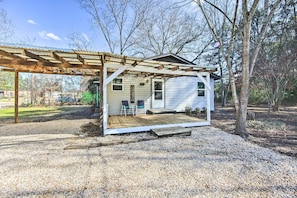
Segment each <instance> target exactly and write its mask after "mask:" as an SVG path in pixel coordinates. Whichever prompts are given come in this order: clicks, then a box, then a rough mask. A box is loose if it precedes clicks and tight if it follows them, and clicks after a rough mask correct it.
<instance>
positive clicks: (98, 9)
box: [80, 0, 153, 54]
mask: <svg viewBox="0 0 297 198" xmlns="http://www.w3.org/2000/svg"><path fill="white" fill-rule="evenodd" d="M152 3H153V1H152V0H148V1H142V0H80V4H81V6H82V8H84V9H85V10H86V11H87V12H88V13H89V14H90V15H91V17H92V20H93V24H94V27H96V28H98V29H100V31H101V33H102V35H103V37H104V40H105V41H106V43H107V44H108V47H109V50H110V52H112V53H120V54H124V53H125V52H126V50H127V49H128V48H129V47H130V46H131V45H133V43H131V38H132V35H133V34H134V32H135V31H136V30H137V29H138V28H139V26H140V24H141V23H142V22H143V21H144V20H145V19H146V16H147V13H148V12H149V11H150V8H151V7H152Z"/></svg>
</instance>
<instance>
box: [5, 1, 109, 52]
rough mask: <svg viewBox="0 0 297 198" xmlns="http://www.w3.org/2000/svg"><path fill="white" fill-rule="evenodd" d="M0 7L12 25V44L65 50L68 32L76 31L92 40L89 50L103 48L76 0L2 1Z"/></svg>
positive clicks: (67, 46)
mask: <svg viewBox="0 0 297 198" xmlns="http://www.w3.org/2000/svg"><path fill="white" fill-rule="evenodd" d="M0 8H2V9H4V10H5V11H6V12H7V15H8V17H9V18H11V19H12V23H13V25H14V26H15V33H14V35H13V37H12V38H11V39H10V42H12V43H26V44H28V43H29V44H33V45H37V46H42V47H55V48H69V40H68V39H67V37H68V36H69V34H70V33H71V32H79V33H80V34H82V35H83V36H84V37H85V38H87V39H89V40H91V41H92V43H93V44H94V46H93V50H97V51H106V49H107V47H106V46H104V45H103V44H99V43H102V42H100V38H99V37H98V36H97V34H98V33H95V32H94V30H93V29H92V28H91V23H90V16H89V15H88V14H87V13H86V12H85V11H84V10H83V9H81V8H80V5H79V3H78V1H77V0H2V2H0ZM33 41H34V42H33ZM101 41H103V39H101ZM32 42H33V43H32Z"/></svg>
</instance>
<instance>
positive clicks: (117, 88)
mask: <svg viewBox="0 0 297 198" xmlns="http://www.w3.org/2000/svg"><path fill="white" fill-rule="evenodd" d="M122 87H123V86H122V85H113V86H112V89H113V90H122Z"/></svg>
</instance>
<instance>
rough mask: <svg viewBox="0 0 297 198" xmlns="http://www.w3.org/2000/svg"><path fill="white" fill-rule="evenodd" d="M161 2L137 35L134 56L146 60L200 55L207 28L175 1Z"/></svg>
mask: <svg viewBox="0 0 297 198" xmlns="http://www.w3.org/2000/svg"><path fill="white" fill-rule="evenodd" d="M170 2H171V1H165V2H164V1H160V2H159V3H158V6H156V7H152V8H151V9H152V10H151V12H150V13H149V14H150V15H149V17H148V18H147V19H146V20H145V21H143V23H141V24H140V28H139V29H138V30H137V31H136V33H135V34H134V36H133V39H134V41H133V42H134V45H133V47H132V54H133V55H137V56H142V57H147V56H153V55H159V54H165V53H173V54H180V55H181V54H183V55H190V54H196V51H197V48H198V46H199V45H198V41H201V40H202V39H204V38H205V36H204V34H203V33H204V29H205V25H201V24H202V23H199V21H198V19H199V18H198V16H197V14H196V13H195V12H193V11H192V12H187V11H186V10H185V8H184V7H182V6H180V5H178V4H176V3H174V2H171V3H170Z"/></svg>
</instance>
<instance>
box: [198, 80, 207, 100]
mask: <svg viewBox="0 0 297 198" xmlns="http://www.w3.org/2000/svg"><path fill="white" fill-rule="evenodd" d="M199 83H202V84H203V85H204V88H199ZM201 91H203V96H202V95H199V92H201ZM197 96H198V97H205V96H206V95H205V84H204V83H203V82H197Z"/></svg>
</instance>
